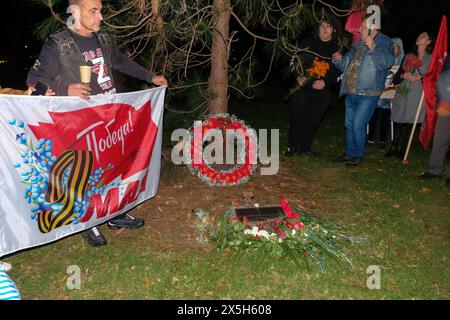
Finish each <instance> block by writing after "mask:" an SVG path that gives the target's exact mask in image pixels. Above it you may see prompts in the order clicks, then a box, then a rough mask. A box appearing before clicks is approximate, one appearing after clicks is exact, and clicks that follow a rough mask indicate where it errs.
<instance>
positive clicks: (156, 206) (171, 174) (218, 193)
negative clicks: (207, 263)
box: [125, 161, 330, 250]
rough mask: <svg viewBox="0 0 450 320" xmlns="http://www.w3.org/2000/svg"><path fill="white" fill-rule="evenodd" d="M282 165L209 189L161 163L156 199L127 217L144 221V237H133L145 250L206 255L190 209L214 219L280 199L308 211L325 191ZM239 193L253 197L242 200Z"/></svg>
mask: <svg viewBox="0 0 450 320" xmlns="http://www.w3.org/2000/svg"><path fill="white" fill-rule="evenodd" d="M288 165H289V163H283V162H282V163H281V164H280V171H279V172H278V174H277V175H275V176H261V175H260V174H259V172H260V171H259V170H257V171H256V172H255V174H254V175H253V176H252V177H251V179H250V181H249V182H247V183H245V184H242V185H238V186H229V187H215V186H209V185H207V184H206V183H204V182H202V181H201V180H200V179H199V178H198V177H197V176H194V175H192V174H191V173H190V171H189V169H188V168H187V167H175V166H173V165H171V164H169V163H168V162H167V161H164V163H163V168H162V171H161V183H160V188H159V192H158V194H157V196H156V197H155V198H153V199H151V200H149V201H147V202H145V203H143V204H141V205H140V206H138V207H137V208H136V209H135V210H133V211H132V212H131V214H132V215H134V216H136V217H140V218H145V221H146V224H145V227H144V235H142V236H140V237H139V238H142V239H143V242H144V243H146V245H148V244H149V243H151V244H152V246H157V247H159V248H163V249H164V248H167V249H181V250H183V249H192V250H208V248H205V247H204V246H201V245H199V244H198V243H197V241H196V237H197V234H196V231H195V230H194V228H193V224H194V223H195V222H196V219H197V218H196V217H195V216H194V215H193V213H192V211H193V210H194V209H202V210H204V211H207V212H209V214H210V215H211V216H212V217H218V216H220V215H222V214H223V213H224V212H225V211H226V210H227V209H229V208H230V207H232V206H253V205H254V204H256V203H258V204H259V205H260V206H263V205H271V204H277V203H278V201H279V199H280V198H283V197H284V198H287V199H288V200H289V202H290V203H291V205H292V206H293V207H298V208H304V209H307V210H314V209H315V208H316V206H317V203H316V201H314V199H315V195H317V194H319V193H322V192H326V190H327V188H330V186H325V185H323V186H318V185H314V184H313V183H311V182H308V181H306V179H302V177H299V176H297V175H295V174H293V173H292V171H291V169H290V168H289V167H288ZM243 193H244V194H246V195H248V194H252V195H253V196H254V197H253V198H252V199H251V200H249V199H248V198H247V199H245V198H244V197H243ZM319 209H320V208H319ZM125 232H127V233H128V232H129V231H125ZM144 240H145V241H144Z"/></svg>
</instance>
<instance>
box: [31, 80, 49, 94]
mask: <svg viewBox="0 0 450 320" xmlns="http://www.w3.org/2000/svg"><path fill="white" fill-rule="evenodd" d="M28 95H31V96H54V95H55V93H54V92H53V91H52V89H50V88H49V86H48V85H46V84H45V83H43V82H40V81H38V82H37V83H36V85H35V86H34V87H29V88H28Z"/></svg>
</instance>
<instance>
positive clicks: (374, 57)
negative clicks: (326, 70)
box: [333, 33, 395, 96]
mask: <svg viewBox="0 0 450 320" xmlns="http://www.w3.org/2000/svg"><path fill="white" fill-rule="evenodd" d="M375 45H376V47H375V48H374V49H372V50H370V49H369V48H367V47H365V48H364V49H363V50H364V51H363V56H362V59H361V64H360V66H359V71H358V77H357V79H358V80H357V82H356V94H361V95H364V94H365V93H368V92H374V91H375V92H380V94H381V93H382V92H383V90H384V85H385V81H386V77H387V75H388V71H389V69H390V68H391V67H392V65H393V64H394V60H395V57H394V46H393V42H392V40H391V39H390V38H389V37H387V36H385V35H384V34H382V33H379V34H378V35H377V36H376V37H375ZM362 46H365V45H364V43H363V42H362V41H359V42H357V43H356V44H355V45H354V46H353V47H352V48H351V49H350V51H349V52H347V53H346V54H345V55H344V56H343V57H342V60H341V61H339V62H336V61H333V63H334V64H335V66H336V67H337V68H338V69H339V70H341V71H342V72H343V74H344V77H343V79H342V82H341V90H340V92H339V95H340V96H343V95H346V94H349V92H345V91H346V90H345V87H346V86H345V81H346V79H345V72H346V71H347V68H348V67H349V65H350V63H351V62H352V60H353V58H354V56H355V53H356V51H357V50H358V49H359V48H361V47H362Z"/></svg>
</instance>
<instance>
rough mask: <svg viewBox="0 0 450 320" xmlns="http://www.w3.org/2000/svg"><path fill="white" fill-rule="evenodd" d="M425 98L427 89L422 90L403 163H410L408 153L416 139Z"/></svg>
mask: <svg viewBox="0 0 450 320" xmlns="http://www.w3.org/2000/svg"><path fill="white" fill-rule="evenodd" d="M424 100H425V91H423V90H422V97H421V98H420V102H419V106H418V107H417V113H416V119H415V120H414V124H413V127H412V130H411V135H410V136H409V142H408V147H407V148H406V151H405V157H404V158H403V164H408V155H409V151H410V149H411V145H412V142H413V139H414V132H415V131H416V127H417V122H418V121H419V115H420V112H421V111H422V107H423V101H424Z"/></svg>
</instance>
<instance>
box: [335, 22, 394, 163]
mask: <svg viewBox="0 0 450 320" xmlns="http://www.w3.org/2000/svg"><path fill="white" fill-rule="evenodd" d="M359 32H360V35H361V41H359V42H357V43H356V44H355V46H353V47H352V49H351V50H350V51H349V52H348V53H347V54H345V56H342V55H341V54H340V53H339V52H336V53H335V54H333V63H334V64H335V65H336V67H337V68H338V69H340V70H341V71H342V72H343V75H344V76H343V79H342V83H341V90H340V95H341V96H343V95H347V97H346V99H345V128H346V149H345V154H344V155H342V156H341V157H339V158H337V159H335V160H336V161H338V162H344V163H345V164H346V166H348V167H353V166H358V165H359V164H360V163H361V161H362V159H363V158H364V147H365V142H366V127H367V124H368V123H369V121H370V119H371V118H372V114H373V112H374V110H375V108H376V106H377V104H378V100H379V98H380V95H381V94H382V93H383V89H384V84H385V80H386V77H387V75H388V71H389V69H390V68H391V67H392V65H393V64H394V60H395V57H394V46H393V43H392V40H391V39H390V38H389V37H387V36H385V35H384V34H382V33H381V32H380V30H377V29H372V30H370V29H369V27H368V23H367V19H366V18H365V19H364V20H363V21H362V24H361V28H360V31H359Z"/></svg>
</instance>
